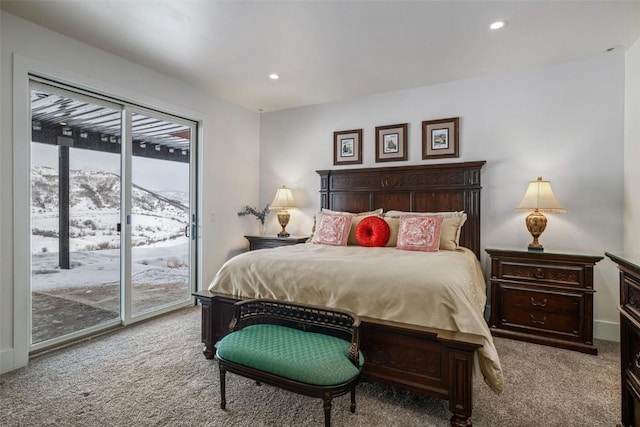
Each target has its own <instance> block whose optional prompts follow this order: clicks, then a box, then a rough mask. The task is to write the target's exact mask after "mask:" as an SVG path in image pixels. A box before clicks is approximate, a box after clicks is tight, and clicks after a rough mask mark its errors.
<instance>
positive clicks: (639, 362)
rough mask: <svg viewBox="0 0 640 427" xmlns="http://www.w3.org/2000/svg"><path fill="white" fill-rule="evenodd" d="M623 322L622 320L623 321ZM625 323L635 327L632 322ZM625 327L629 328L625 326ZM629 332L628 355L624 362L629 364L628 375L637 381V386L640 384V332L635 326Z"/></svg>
mask: <svg viewBox="0 0 640 427" xmlns="http://www.w3.org/2000/svg"><path fill="white" fill-rule="evenodd" d="M621 320H622V319H621ZM623 321H625V322H627V323H628V324H629V325H633V323H632V322H629V321H628V320H627V319H624V320H623ZM625 326H627V325H626V324H625ZM626 330H627V331H629V333H627V339H628V340H629V342H628V344H627V345H628V350H627V351H628V353H627V354H625V355H623V356H622V360H623V361H626V362H627V366H626V367H625V370H626V371H627V372H628V374H629V375H630V376H632V377H634V378H633V379H634V380H635V383H636V384H640V330H638V329H635V327H634V326H631V327H629V328H628V329H626ZM620 350H621V351H625V349H624V348H621V349H620Z"/></svg>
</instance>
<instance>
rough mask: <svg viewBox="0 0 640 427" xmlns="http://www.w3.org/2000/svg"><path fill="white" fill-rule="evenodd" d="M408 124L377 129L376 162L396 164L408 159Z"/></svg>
mask: <svg viewBox="0 0 640 427" xmlns="http://www.w3.org/2000/svg"><path fill="white" fill-rule="evenodd" d="M408 127H409V124H408V123H401V124H397V125H388V126H378V127H376V162H395V161H402V160H407V159H408V154H407V129H408Z"/></svg>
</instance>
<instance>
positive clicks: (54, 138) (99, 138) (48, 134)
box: [31, 123, 190, 163]
mask: <svg viewBox="0 0 640 427" xmlns="http://www.w3.org/2000/svg"><path fill="white" fill-rule="evenodd" d="M62 128H63V126H60V125H54V124H48V123H40V124H39V126H38V128H36V129H32V131H31V140H32V141H33V142H40V143H42V144H49V145H58V137H64V138H70V139H72V140H73V143H72V144H71V145H72V146H73V148H79V149H82V150H93V151H102V152H105V153H116V154H120V142H116V141H115V139H114V140H113V142H111V141H112V138H115V137H111V136H107V135H103V134H101V133H99V132H92V131H86V130H80V129H71V133H70V134H69V135H65V134H63V131H62ZM141 144H145V141H139V140H135V139H134V141H133V155H134V156H138V157H147V158H151V159H159V160H168V161H171V162H181V163H189V157H190V156H189V150H186V151H185V154H182V150H181V149H179V148H176V149H174V151H173V153H172V152H171V151H169V150H170V149H169V147H159V148H160V149H159V150H157V149H156V145H154V144H153V143H152V142H146V146H145V147H142V146H141Z"/></svg>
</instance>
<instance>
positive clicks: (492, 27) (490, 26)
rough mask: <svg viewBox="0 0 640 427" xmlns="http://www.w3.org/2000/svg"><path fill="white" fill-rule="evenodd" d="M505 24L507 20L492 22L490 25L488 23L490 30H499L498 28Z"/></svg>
mask: <svg viewBox="0 0 640 427" xmlns="http://www.w3.org/2000/svg"><path fill="white" fill-rule="evenodd" d="M505 25H507V21H496V22H494V23H492V24H491V25H489V28H491V29H492V30H499V29H500V28H502V27H504V26H505Z"/></svg>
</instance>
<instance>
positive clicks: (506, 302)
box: [497, 285, 582, 316]
mask: <svg viewBox="0 0 640 427" xmlns="http://www.w3.org/2000/svg"><path fill="white" fill-rule="evenodd" d="M497 286H499V285H497ZM501 295H502V307H512V308H516V309H525V310H534V311H540V312H550V313H554V312H555V313H566V314H569V315H570V316H578V315H579V313H580V308H581V303H582V298H581V295H577V294H566V293H555V292H542V291H538V290H533V289H526V288H514V287H510V286H503V287H502V293H501Z"/></svg>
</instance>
